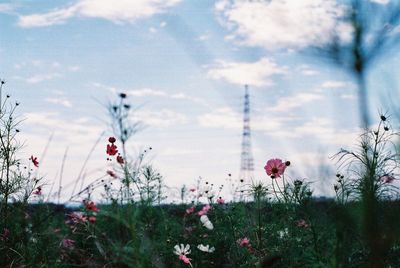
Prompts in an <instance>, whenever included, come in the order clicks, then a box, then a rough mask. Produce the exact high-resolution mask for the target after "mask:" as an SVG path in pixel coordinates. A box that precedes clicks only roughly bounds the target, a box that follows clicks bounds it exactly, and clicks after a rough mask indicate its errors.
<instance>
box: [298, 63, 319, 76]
mask: <svg viewBox="0 0 400 268" xmlns="http://www.w3.org/2000/svg"><path fill="white" fill-rule="evenodd" d="M297 70H298V71H299V72H300V73H301V74H302V75H306V76H311V75H317V74H319V72H318V71H317V70H315V69H312V68H311V67H310V66H308V65H307V64H302V65H300V66H299V67H298V68H297Z"/></svg>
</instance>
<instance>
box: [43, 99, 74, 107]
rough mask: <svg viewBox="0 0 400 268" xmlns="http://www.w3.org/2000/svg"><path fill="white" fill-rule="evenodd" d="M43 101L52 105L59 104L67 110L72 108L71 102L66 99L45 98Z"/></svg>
mask: <svg viewBox="0 0 400 268" xmlns="http://www.w3.org/2000/svg"><path fill="white" fill-rule="evenodd" d="M45 101H47V102H49V103H53V104H59V105H62V106H64V107H67V108H69V107H72V104H71V102H70V101H69V100H67V99H66V98H46V99H45Z"/></svg>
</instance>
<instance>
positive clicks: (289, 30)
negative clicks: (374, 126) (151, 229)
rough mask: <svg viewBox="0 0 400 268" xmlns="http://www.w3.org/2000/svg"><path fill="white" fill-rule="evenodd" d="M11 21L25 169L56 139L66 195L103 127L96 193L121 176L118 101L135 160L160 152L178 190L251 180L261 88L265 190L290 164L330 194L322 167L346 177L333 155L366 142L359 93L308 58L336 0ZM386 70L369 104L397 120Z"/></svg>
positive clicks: (125, 7)
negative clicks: (114, 164)
mask: <svg viewBox="0 0 400 268" xmlns="http://www.w3.org/2000/svg"><path fill="white" fill-rule="evenodd" d="M373 2H374V4H375V5H377V7H382V6H385V5H386V4H387V2H388V1H384V0H379V1H378V0H374V1H373ZM0 12H1V13H0V18H1V19H0V23H1V30H0V61H1V65H0V77H2V78H4V79H5V80H6V81H7V87H6V91H7V92H9V93H10V94H11V95H12V97H13V98H15V99H18V100H19V101H20V102H21V104H22V105H21V106H20V107H21V108H20V109H19V113H20V114H21V116H22V118H24V119H25V120H24V122H23V125H22V126H21V130H22V133H21V138H22V139H23V140H24V141H25V143H26V146H25V147H24V148H23V150H22V155H23V157H24V159H27V158H28V157H29V156H30V155H31V154H34V155H39V156H40V155H41V153H42V152H43V150H44V148H45V145H46V144H47V142H48V139H49V137H50V136H51V134H53V138H52V140H51V143H50V147H49V150H48V151H47V154H46V156H45V159H39V160H40V161H41V166H40V170H39V172H40V174H41V175H43V176H44V177H45V181H46V182H47V186H46V187H45V188H44V192H45V191H46V188H47V189H49V188H50V187H51V184H52V183H53V181H54V178H56V176H57V173H58V171H59V170H60V166H61V163H62V158H63V155H64V152H65V150H66V148H68V155H67V160H66V163H65V174H64V184H65V185H67V184H68V183H70V182H71V181H73V180H75V179H76V178H77V176H78V174H79V171H80V169H81V166H82V162H83V161H84V159H85V158H86V155H87V154H88V153H89V151H90V148H91V147H92V146H93V144H94V143H95V141H96V140H97V139H98V137H99V135H100V134H101V133H102V131H104V130H105V131H107V132H106V134H105V138H104V142H102V143H100V145H99V146H98V147H97V148H96V149H95V151H94V153H93V156H92V157H91V159H90V161H89V164H88V166H87V168H86V173H87V174H88V175H87V176H86V179H85V182H87V183H89V182H90V181H92V180H94V179H96V178H98V177H99V176H101V175H102V174H104V173H105V171H106V170H107V169H108V168H109V167H107V162H106V161H105V158H106V156H105V154H104V147H105V144H106V137H108V136H109V135H111V132H110V129H109V127H108V126H107V124H106V122H107V120H108V118H107V113H106V109H105V108H104V104H106V103H107V102H108V101H109V100H110V99H113V98H115V97H116V94H117V93H120V92H126V93H128V100H129V102H130V103H131V104H132V105H133V106H134V107H138V109H137V111H136V112H135V114H134V117H133V119H137V120H141V121H142V122H143V123H144V125H145V126H146V127H145V128H144V129H143V130H142V131H141V132H139V133H138V134H137V135H135V136H134V137H133V138H132V140H131V143H130V144H129V150H130V152H131V155H132V156H134V155H136V154H137V153H138V152H139V151H140V150H141V149H143V148H146V147H148V146H151V147H152V148H153V150H152V152H151V153H150V154H149V155H148V157H147V159H148V161H149V162H150V163H153V164H154V166H155V168H157V169H158V170H159V171H160V173H161V174H162V175H163V176H164V178H165V182H166V184H167V185H170V186H171V187H172V188H174V187H179V186H180V185H182V184H186V185H188V186H190V185H194V184H195V183H196V180H197V178H198V176H202V177H203V178H204V179H205V180H208V181H211V182H213V183H215V184H225V185H226V183H227V182H226V178H227V174H228V173H232V176H233V177H234V178H236V177H237V176H238V172H239V163H240V143H241V131H242V130H241V128H242V109H243V107H242V105H243V94H244V84H249V86H250V94H251V119H252V121H251V128H252V135H253V136H252V145H253V155H254V160H255V172H254V175H255V179H257V180H262V181H265V182H268V183H269V182H270V179H269V178H268V177H267V176H266V175H265V173H264V171H263V166H264V164H265V162H266V161H267V160H268V159H270V158H275V157H278V158H282V159H285V160H286V159H287V160H291V161H292V163H293V165H292V167H291V168H290V171H289V174H290V175H291V176H292V178H293V179H295V178H303V177H307V178H309V180H310V181H313V182H314V183H313V188H314V190H315V192H316V194H317V195H322V194H332V184H331V183H330V182H331V180H332V179H333V178H332V177H329V176H328V177H325V178H321V176H320V174H319V171H318V166H319V165H320V164H327V165H329V167H330V168H331V169H332V171H333V172H335V162H334V161H332V160H330V159H329V156H331V155H332V154H334V153H335V152H337V151H338V150H339V149H340V148H341V147H344V146H346V145H349V144H352V143H353V139H354V138H355V137H357V133H358V126H359V116H358V109H357V107H358V106H357V94H356V92H357V91H356V90H357V86H356V84H354V82H353V81H352V78H351V76H349V75H348V74H347V73H346V72H343V71H342V70H340V69H338V68H335V67H333V66H331V65H329V64H327V63H326V62H324V61H322V60H320V59H318V57H314V56H310V55H308V56H306V55H304V54H302V53H301V50H302V49H305V48H307V47H309V46H311V45H323V44H324V43H325V42H327V40H328V39H329V33H331V32H333V30H334V28H333V25H334V24H335V22H337V19H338V18H340V16H341V14H342V13H341V12H342V9H341V6H340V4H338V3H336V2H335V1H330V0H329V1H322V0H305V1H298V2H293V1H288V0H281V1H278V0H275V1H272V2H271V3H270V4H268V2H267V1H265V2H263V1H180V0H167V1H161V0H140V1H128V0H124V1H122V0H121V1H108V0H97V1H94V0H73V1H45V0H34V1H29V0H20V1H2V2H0ZM310 14H312V15H310ZM339 26H340V27H341V28H340V38H343V40H346V38H348V36H349V34H350V33H349V31H348V28H347V27H346V25H339ZM382 63H383V62H382V60H381V61H378V62H377V63H376V66H374V68H373V69H372V70H371V72H370V73H369V76H368V83H369V85H370V86H371V88H372V87H376V86H379V87H380V88H382V89H383V90H382V91H380V92H376V93H375V92H373V93H372V94H371V104H372V109H371V112H372V113H371V114H372V115H374V116H375V115H378V111H382V110H383V111H387V110H388V109H387V107H386V106H387V105H386V104H385V99H384V96H385V94H384V93H382V92H386V91H385V90H390V89H391V88H392V87H393V86H396V85H397V80H396V79H395V78H394V75H393V72H392V71H391V70H394V69H395V68H396V67H398V64H397V63H398V56H397V55H396V56H395V57H391V58H390V59H389V60H385V64H382ZM376 117H377V116H376ZM171 191H174V190H171ZM64 195H65V196H68V189H67V188H66V190H65V194H64ZM171 195H173V193H172V194H171ZM226 195H227V193H226Z"/></svg>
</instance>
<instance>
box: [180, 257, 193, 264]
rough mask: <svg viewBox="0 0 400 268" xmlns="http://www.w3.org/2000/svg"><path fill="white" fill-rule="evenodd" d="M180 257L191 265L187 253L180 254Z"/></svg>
mask: <svg viewBox="0 0 400 268" xmlns="http://www.w3.org/2000/svg"><path fill="white" fill-rule="evenodd" d="M179 259H180V260H181V261H183V263H185V264H189V265H191V263H190V258H188V257H187V256H186V255H179Z"/></svg>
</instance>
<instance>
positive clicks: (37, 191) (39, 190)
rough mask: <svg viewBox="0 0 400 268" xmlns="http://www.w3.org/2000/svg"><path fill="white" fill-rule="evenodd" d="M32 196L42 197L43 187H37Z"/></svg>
mask: <svg viewBox="0 0 400 268" xmlns="http://www.w3.org/2000/svg"><path fill="white" fill-rule="evenodd" d="M32 194H35V195H41V194H42V187H40V186H39V187H37V188H36V190H35V191H33V192H32Z"/></svg>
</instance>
